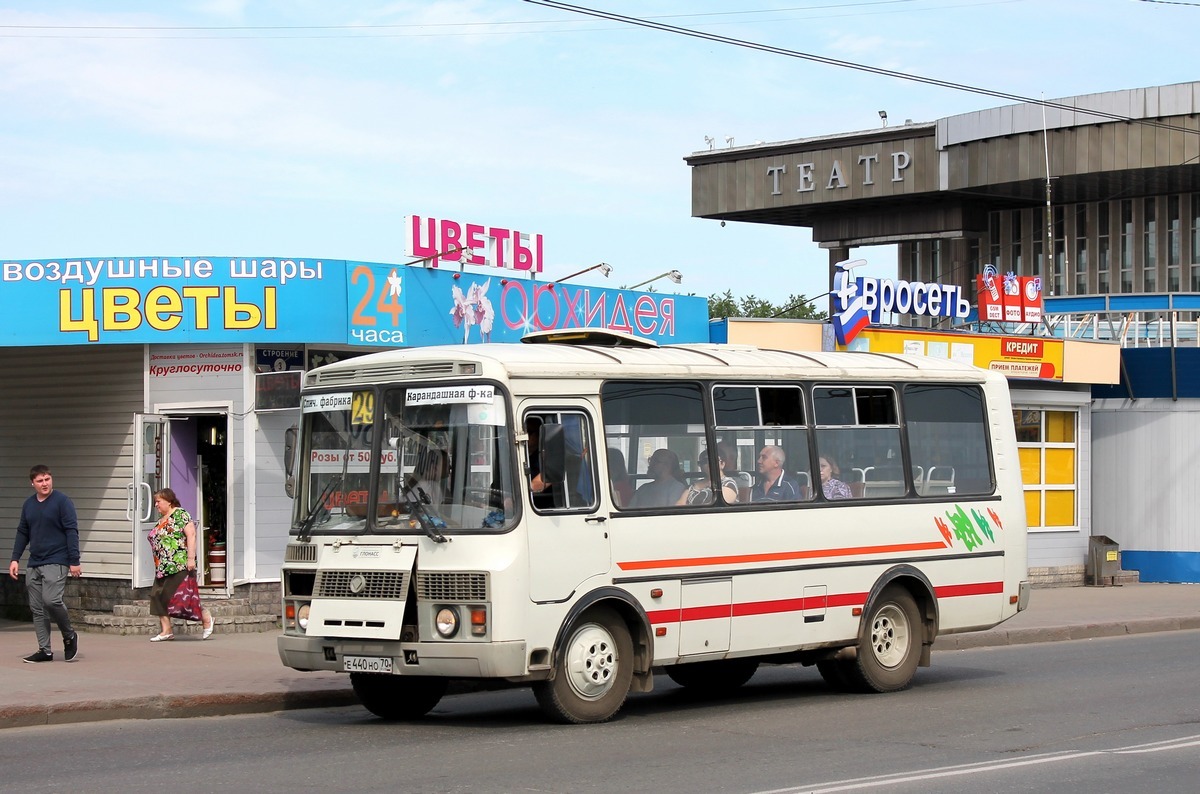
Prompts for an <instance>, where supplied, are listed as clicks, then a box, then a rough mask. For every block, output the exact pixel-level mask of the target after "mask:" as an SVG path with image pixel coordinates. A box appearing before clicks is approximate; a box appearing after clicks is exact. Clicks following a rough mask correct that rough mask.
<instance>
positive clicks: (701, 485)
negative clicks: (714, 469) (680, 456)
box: [678, 441, 738, 505]
mask: <svg viewBox="0 0 1200 794" xmlns="http://www.w3.org/2000/svg"><path fill="white" fill-rule="evenodd" d="M732 460H733V451H732V449H731V448H730V447H729V445H728V444H726V443H724V442H720V441H718V442H717V465H718V466H720V468H721V474H720V477H719V478H718V479H719V480H720V481H721V496H722V498H723V499H724V500H725V503H726V504H733V503H734V502H736V501H737V498H738V489H737V480H735V479H733V478H732V477H730V476H729V475H728V474H726V473H725V470H726V469H727V468H728V467H729V465H730V462H731V461H732ZM696 467H697V468H698V469H699V470H700V474H701V476H700V477H699V478H698V479H695V480H692V483H691V485H689V486H688V489H687V490H686V491H684V492H683V495H682V496H680V497H679V502H678V504H681V505H708V504H712V501H713V485H712V477H711V476H710V474H709V470H708V469H709V465H708V450H704V451H703V452H701V453H700V459H699V460H697V461H696Z"/></svg>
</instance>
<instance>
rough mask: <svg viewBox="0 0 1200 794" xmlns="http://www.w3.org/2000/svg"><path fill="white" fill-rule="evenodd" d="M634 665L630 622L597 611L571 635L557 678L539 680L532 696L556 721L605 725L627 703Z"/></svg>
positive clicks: (578, 623)
mask: <svg viewBox="0 0 1200 794" xmlns="http://www.w3.org/2000/svg"><path fill="white" fill-rule="evenodd" d="M633 664H634V660H633V640H632V639H631V638H630V636H629V628H628V627H627V626H626V625H625V621H623V620H621V618H620V616H619V615H617V613H616V612H614V611H612V610H611V609H607V608H604V607H599V608H596V609H592V610H589V611H588V612H585V613H584V614H583V615H582V616H581V617H580V618H579V620H578V621H576V623H575V624H574V625H573V626H572V627H571V630H570V632H569V633H568V634H567V641H566V643H565V644H564V645H563V647H562V649H561V651H560V652H559V653H558V659H557V661H556V662H555V671H554V678H553V679H552V680H549V681H538V682H536V683H535V684H534V685H533V694H534V696H535V697H536V698H537V701H538V705H539V706H541V707H542V711H543V712H545V714H546V716H547V717H548V718H550V719H551V720H554V721H555V722H566V723H575V724H577V725H579V724H583V723H591V722H606V721H608V720H610V719H612V718H613V717H614V716H616V714H617V712H618V711H620V710H621V706H623V705H625V698H626V697H627V696H628V695H629V686H630V683H631V682H632V681H633Z"/></svg>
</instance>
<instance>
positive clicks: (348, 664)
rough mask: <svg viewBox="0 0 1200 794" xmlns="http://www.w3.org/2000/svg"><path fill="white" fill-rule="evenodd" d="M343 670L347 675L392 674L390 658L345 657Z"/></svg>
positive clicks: (343, 658)
mask: <svg viewBox="0 0 1200 794" xmlns="http://www.w3.org/2000/svg"><path fill="white" fill-rule="evenodd" d="M342 670H343V671H345V672H347V673H390V672H392V657H390V656H343V657H342Z"/></svg>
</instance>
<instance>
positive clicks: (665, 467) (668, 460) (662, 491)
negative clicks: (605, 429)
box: [629, 448, 687, 507]
mask: <svg viewBox="0 0 1200 794" xmlns="http://www.w3.org/2000/svg"><path fill="white" fill-rule="evenodd" d="M646 473H647V474H649V475H650V476H651V477H652V478H653V479H652V480H651V481H650V482H648V483H646V484H645V485H643V486H641V487H640V488H638V489H637V493H635V494H634V495H633V501H632V502H631V503H630V505H629V506H630V507H670V506H672V505H676V504H679V498H680V497H681V496H682V495H683V493H684V492H685V491H686V490H687V483H685V482H684V478H683V469H681V468H679V456H678V455H676V454H675V453H674V452H672V451H671V450H669V449H665V448H664V449H656V450H654V454H653V455H651V456H650V458H649V460H648V461H647V462H646Z"/></svg>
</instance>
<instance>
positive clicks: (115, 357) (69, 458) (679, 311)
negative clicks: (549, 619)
mask: <svg viewBox="0 0 1200 794" xmlns="http://www.w3.org/2000/svg"><path fill="white" fill-rule="evenodd" d="M428 264H429V263H425V264H424V265H414V266H407V267H406V266H404V265H392V264H378V263H366V262H352V261H345V260H328V259H326V260H319V259H299V258H298V259H271V258H266V259H263V258H242V257H126V258H107V257H105V258H79V259H45V260H37V261H34V260H20V261H15V260H10V261H4V262H0V279H2V280H3V289H0V367H2V368H3V371H4V373H5V377H4V382H3V385H2V386H0V476H2V481H3V482H4V483H5V486H4V487H3V488H0V546H2V547H4V548H5V549H8V550H10V551H11V549H12V544H13V540H14V536H15V531H16V525H17V521H18V518H19V515H20V509H21V504H22V503H23V501H24V500H25V499H26V497H28V496H29V494H30V493H32V491H31V490H30V488H29V486H28V482H29V480H28V473H29V468H30V467H31V466H32V465H34V464H38V463H45V464H47V465H48V466H50V468H51V470H52V471H53V473H54V477H55V486H56V487H57V488H58V489H60V490H62V491H63V492H64V493H66V494H67V495H68V496H70V497H71V498H72V499H73V500H74V502H75V505H76V508H77V510H78V514H79V527H80V547H81V553H82V564H83V573H84V578H83V581H82V582H80V583H74V582H73V583H72V585H71V587H70V588H69V589H68V593H67V596H68V602H69V603H68V605H69V606H70V607H71V608H72V610H74V611H75V612H76V613H77V614H85V613H100V612H110V611H111V610H112V608H113V606H114V605H117V604H120V603H124V602H127V601H130V600H135V599H137V598H139V597H140V598H145V594H146V592H147V591H146V590H144V589H143V588H148V587H149V586H150V584H151V583H152V579H153V561H152V559H151V556H150V549H149V544H148V543H147V542H146V533H147V532H148V530H149V529H150V528H152V527H153V524H154V522H155V521H156V520H157V516H156V515H153V514H152V499H151V495H152V494H153V493H154V491H156V490H158V489H159V488H162V487H170V488H172V489H173V490H174V491H175V492H176V494H177V495H178V496H179V499H180V502H181V503H182V505H183V507H184V508H185V509H187V510H188V512H190V513H191V514H192V516H193V517H194V519H195V521H196V524H197V526H198V528H199V529H200V530H201V531H200V535H201V538H202V543H203V549H202V552H203V553H202V560H203V565H202V566H201V567H202V572H201V573H202V578H203V585H204V588H205V590H206V593H207V595H209V596H213V597H230V598H234V597H236V598H238V599H246V600H247V601H248V602H249V603H250V604H251V605H252V607H253V609H252V611H253V612H257V613H261V614H263V615H265V616H268V617H269V618H270V620H271V623H272V625H273V617H272V616H276V615H277V614H278V608H279V607H278V601H279V596H278V581H279V570H280V566H281V564H282V562H283V554H284V548H285V546H286V543H287V537H288V529H289V527H290V525H291V515H292V501H291V499H290V498H289V497H288V495H287V493H286V491H285V483H284V458H285V455H287V454H290V450H288V449H286V448H285V436H286V431H287V429H288V428H289V427H291V426H293V425H296V424H298V422H299V417H300V412H299V389H300V382H301V377H302V374H303V371H304V370H306V369H309V368H312V367H315V366H319V365H321V364H324V363H329V362H332V361H335V360H338V359H340V358H345V357H348V356H354V355H359V354H361V353H365V352H371V351H374V350H379V349H383V348H390V347H406V346H424V345H431V344H448V343H456V344H475V343H479V342H484V341H517V340H519V339H520V337H521V336H522V335H524V334H525V333H527V332H528V331H531V330H544V329H549V328H573V327H604V328H614V329H616V330H621V331H626V332H629V333H637V334H639V335H641V336H645V337H648V338H651V339H654V340H656V341H659V342H663V343H669V342H677V341H687V342H695V341H702V340H705V339H707V319H708V310H707V302H706V301H705V299H704V298H697V297H688V296H676V295H670V294H664V293H645V292H631V291H626V290H614V289H605V288H596V287H585V286H576V285H574V284H563V283H559V284H553V283H550V282H547V281H545V280H539V279H538V278H535V277H533V276H535V275H536V274H533V273H517V272H514V271H512V270H500V269H488V270H483V269H482V268H475V269H474V270H475V272H467V269H466V268H464V267H462V266H461V265H460V264H459V263H454V264H453V266H452V267H451V268H450V269H447V268H446V267H445V266H443V267H440V268H439V267H431V266H425V265H428ZM27 560H28V558H27V557H26V558H25V559H24V560H23V564H24V562H27ZM5 580H6V583H5V584H4V585H3V586H2V587H0V614H8V615H13V616H20V615H23V614H25V615H27V614H28V613H27V611H26V607H25V592H24V586H23V581H22V582H21V583H20V584H18V583H16V582H13V581H12V580H11V579H8V578H7V577H5Z"/></svg>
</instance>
